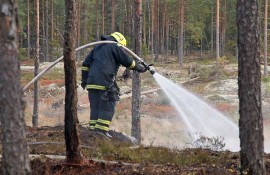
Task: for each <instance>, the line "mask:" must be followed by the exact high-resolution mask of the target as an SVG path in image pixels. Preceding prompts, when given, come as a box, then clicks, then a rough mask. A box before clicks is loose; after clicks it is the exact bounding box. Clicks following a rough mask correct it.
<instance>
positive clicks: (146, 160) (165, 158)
mask: <svg viewBox="0 0 270 175" xmlns="http://www.w3.org/2000/svg"><path fill="white" fill-rule="evenodd" d="M30 153H31V154H52V155H65V146H64V144H62V145H59V144H56V145H51V144H50V145H39V146H37V145H35V146H30ZM82 153H83V155H84V156H85V157H87V158H89V159H101V160H109V161H119V162H126V163H139V164H149V165H179V166H192V165H198V164H200V165H203V164H211V165H224V164H230V163H232V161H234V159H237V157H238V155H237V154H236V153H230V152H215V151H211V150H209V149H184V150H178V149H169V148H164V147H152V146H150V147H145V146H138V147H131V145H130V144H127V143H119V142H112V141H104V140H96V141H95V143H94V144H93V145H92V144H91V146H90V147H88V148H85V147H82Z"/></svg>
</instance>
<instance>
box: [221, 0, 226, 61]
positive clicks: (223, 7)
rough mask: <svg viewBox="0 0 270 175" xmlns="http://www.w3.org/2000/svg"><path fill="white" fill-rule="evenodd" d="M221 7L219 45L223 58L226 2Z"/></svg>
mask: <svg viewBox="0 0 270 175" xmlns="http://www.w3.org/2000/svg"><path fill="white" fill-rule="evenodd" d="M223 3H224V4H223V5H222V20H221V21H222V22H221V35H220V39H221V43H220V45H221V46H220V51H221V53H220V56H221V57H223V56H225V46H226V22H227V1H226V0H224V1H223Z"/></svg>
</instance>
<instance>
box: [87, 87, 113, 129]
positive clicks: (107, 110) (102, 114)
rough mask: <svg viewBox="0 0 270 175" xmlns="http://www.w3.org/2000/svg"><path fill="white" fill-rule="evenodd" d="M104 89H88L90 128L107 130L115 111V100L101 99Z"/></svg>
mask: <svg viewBox="0 0 270 175" xmlns="http://www.w3.org/2000/svg"><path fill="white" fill-rule="evenodd" d="M104 92H105V91H104V90H97V89H88V99H89V102H90V109H91V110H90V111H91V112H90V129H99V130H102V131H105V132H107V131H109V127H110V124H111V121H112V118H113V115H114V112H115V105H116V101H115V100H103V99H102V98H101V96H102V94H103V93H104Z"/></svg>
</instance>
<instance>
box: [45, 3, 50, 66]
mask: <svg viewBox="0 0 270 175" xmlns="http://www.w3.org/2000/svg"><path fill="white" fill-rule="evenodd" d="M48 1H49V0H46V24H45V26H46V49H45V61H49V2H48Z"/></svg>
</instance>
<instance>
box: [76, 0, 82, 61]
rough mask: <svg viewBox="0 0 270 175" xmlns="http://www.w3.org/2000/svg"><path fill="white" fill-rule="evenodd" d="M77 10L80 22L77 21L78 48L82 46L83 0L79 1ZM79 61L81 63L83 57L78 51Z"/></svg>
mask: <svg viewBox="0 0 270 175" xmlns="http://www.w3.org/2000/svg"><path fill="white" fill-rule="evenodd" d="M77 2H78V3H77V8H78V14H77V17H78V21H77V30H76V31H77V47H80V45H81V0H77ZM76 56H77V59H76V60H78V61H80V57H81V51H78V52H77V54H76Z"/></svg>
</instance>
